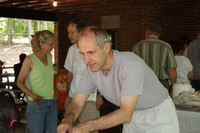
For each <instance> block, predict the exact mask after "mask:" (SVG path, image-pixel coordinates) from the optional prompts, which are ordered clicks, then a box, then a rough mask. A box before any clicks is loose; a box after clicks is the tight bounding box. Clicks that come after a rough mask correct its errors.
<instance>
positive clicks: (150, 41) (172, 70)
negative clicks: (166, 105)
mask: <svg viewBox="0 0 200 133" xmlns="http://www.w3.org/2000/svg"><path fill="white" fill-rule="evenodd" d="M161 31H162V29H161V27H160V25H158V24H155V23H153V24H150V25H148V26H147V28H146V34H145V40H142V41H140V42H138V43H136V45H135V46H134V47H133V50H132V51H133V52H134V53H136V54H137V55H138V56H140V57H141V58H142V59H143V60H144V61H145V63H146V64H147V65H148V66H149V67H150V68H151V69H152V70H153V71H154V72H155V74H156V76H157V77H158V79H159V80H160V82H161V83H162V84H163V85H164V86H165V88H167V89H168V91H169V92H170V93H171V87H172V85H173V84H174V83H175V82H176V79H177V73H176V60H175V57H174V54H173V50H172V48H171V46H170V45H169V44H168V43H167V42H165V41H163V40H160V39H159V37H160V35H161ZM169 81H170V83H171V86H170V84H169Z"/></svg>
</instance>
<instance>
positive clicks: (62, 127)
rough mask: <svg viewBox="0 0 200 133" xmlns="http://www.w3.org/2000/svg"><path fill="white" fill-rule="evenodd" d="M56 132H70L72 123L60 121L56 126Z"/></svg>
mask: <svg viewBox="0 0 200 133" xmlns="http://www.w3.org/2000/svg"><path fill="white" fill-rule="evenodd" d="M57 132H58V133H72V125H71V124H69V123H67V122H64V121H63V122H61V123H60V124H59V125H58V127H57Z"/></svg>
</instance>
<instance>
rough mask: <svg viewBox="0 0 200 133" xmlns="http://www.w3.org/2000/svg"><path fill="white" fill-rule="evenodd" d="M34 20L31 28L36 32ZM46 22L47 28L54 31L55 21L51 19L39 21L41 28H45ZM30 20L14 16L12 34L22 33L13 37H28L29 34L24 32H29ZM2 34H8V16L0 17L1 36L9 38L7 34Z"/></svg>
mask: <svg viewBox="0 0 200 133" xmlns="http://www.w3.org/2000/svg"><path fill="white" fill-rule="evenodd" d="M34 21H35V20H31V30H32V33H34V32H35V31H34ZM44 22H47V30H50V31H51V32H54V22H51V21H39V24H38V26H39V28H38V29H39V30H43V29H44ZM27 24H28V21H27V19H17V18H12V34H20V35H14V36H13V38H24V37H27V35H22V34H28V25H27ZM2 34H8V18H3V17H0V38H3V39H5V38H7V35H2Z"/></svg>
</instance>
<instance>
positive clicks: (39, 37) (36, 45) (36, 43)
mask: <svg viewBox="0 0 200 133" xmlns="http://www.w3.org/2000/svg"><path fill="white" fill-rule="evenodd" d="M51 38H54V34H53V33H52V32H51V31H49V30H42V31H37V32H35V35H33V36H32V40H31V46H32V50H33V52H34V53H35V52H39V51H40V50H41V46H40V43H48V41H49V40H50V39H51Z"/></svg>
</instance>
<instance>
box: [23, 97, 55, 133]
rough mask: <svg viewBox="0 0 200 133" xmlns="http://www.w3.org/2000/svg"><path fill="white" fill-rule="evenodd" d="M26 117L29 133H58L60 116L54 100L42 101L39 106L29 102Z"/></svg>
mask: <svg viewBox="0 0 200 133" xmlns="http://www.w3.org/2000/svg"><path fill="white" fill-rule="evenodd" d="M26 117H27V121H28V130H29V133H56V132H57V131H56V129H57V124H58V116H57V106H56V101H55V100H54V99H51V100H42V101H41V102H39V103H38V106H37V105H36V103H35V102H34V101H28V105H27V110H26Z"/></svg>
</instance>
